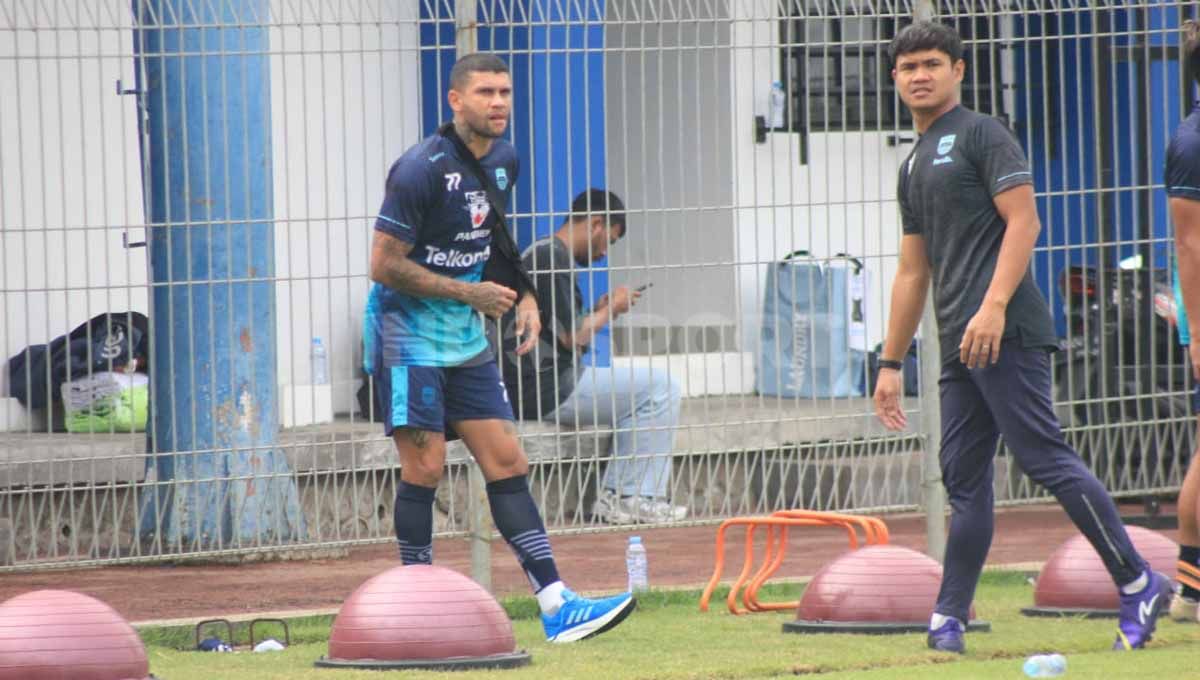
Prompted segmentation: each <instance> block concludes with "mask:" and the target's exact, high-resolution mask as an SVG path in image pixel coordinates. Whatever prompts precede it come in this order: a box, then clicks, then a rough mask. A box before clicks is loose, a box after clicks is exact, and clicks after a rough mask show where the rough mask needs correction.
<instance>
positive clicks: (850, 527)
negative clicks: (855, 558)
mask: <svg viewBox="0 0 1200 680" xmlns="http://www.w3.org/2000/svg"><path fill="white" fill-rule="evenodd" d="M760 525H761V526H763V527H765V528H766V530H767V538H766V545H765V550H764V554H763V563H762V566H761V567H759V569H758V571H757V572H755V573H754V576H753V577H750V572H751V569H752V567H753V565H754V534H755V531H757V529H758V527H759V526H760ZM731 526H745V527H746V543H745V557H744V561H743V563H742V571H741V573H740V574H739V575H738V577H737V580H736V581H734V584H733V586H731V587H730V589H729V596H728V597H726V599H725V603H726V607H727V608H728V609H729V611H730V613H732V614H736V615H740V614H745V613H747V612H759V611H779V610H784V609H795V608H797V607H798V606H799V604H800V603H799V602H798V601H796V602H760V601H759V600H758V590H759V588H761V587H762V585H763V584H764V583H766V582H767V580H768V579H769V578H770V577H771V576H772V575H773V574H774V573H775V572H776V570H778V569H779V567H780V565H781V564H783V557H784V554H785V551H786V549H787V539H788V531H789V529H790V528H791V527H801V526H828V527H841V528H842V529H844V530H845V531H846V535H847V538H848V539H849V542H850V548H851V549H852V550H853V549H855V548H858V546H859V539H858V531H857V530H858V529H862V531H863V534H864V535H865V536H866V542H867V544H868V545H881V544H886V543H887V542H888V530H887V525H886V524H884V522H883V520H881V519H879V518H876V517H862V516H858V515H844V514H840V513H834V512H817V511H813V510H781V511H779V512H775V513H772V514H771V515H770V516H766V517H762V516H760V517H734V518H731V519H727V520H725V521H724V522H722V523H721V526H720V527H718V528H717V542H716V564H715V566H714V569H713V575H712V578H711V579H709V582H708V585H707V586H706V587H705V589H704V594H703V595H701V597H700V611H708V604H709V600H710V599H711V598H712V594H713V591H714V590H716V587H717V584H718V583H719V582H720V580H721V573H722V572H723V571H724V569H725V532H726V530H728V529H729V527H731ZM747 581H749V583H748V584H747ZM743 585H746V589H745V591H744V592H742V595H741V599H742V604H743V605H744V606H745V609H744V610H743V609H740V608H739V607H738V605H737V600H738V593H739V592H741V591H742V586H743Z"/></svg>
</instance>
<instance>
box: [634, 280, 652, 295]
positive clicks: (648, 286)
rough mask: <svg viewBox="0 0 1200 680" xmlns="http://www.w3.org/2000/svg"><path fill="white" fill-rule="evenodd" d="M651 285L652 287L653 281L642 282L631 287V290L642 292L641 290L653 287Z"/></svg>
mask: <svg viewBox="0 0 1200 680" xmlns="http://www.w3.org/2000/svg"><path fill="white" fill-rule="evenodd" d="M653 287H654V283H653V282H651V283H643V284H642V285H640V286H638V287H637V288H634V289H633V292H635V293H640V292H642V291H644V290H646V289H647V288H653Z"/></svg>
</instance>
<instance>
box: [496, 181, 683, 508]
mask: <svg viewBox="0 0 1200 680" xmlns="http://www.w3.org/2000/svg"><path fill="white" fill-rule="evenodd" d="M626 224H627V223H626V220H625V206H624V204H623V203H622V201H621V199H620V198H619V197H617V195H616V194H614V193H612V192H609V191H603V190H600V189H589V190H587V191H584V192H583V193H581V194H579V195H578V196H576V197H575V200H574V201H572V203H571V214H570V216H569V217H568V218H567V220H566V221H565V222H563V224H562V225H561V226H560V227H559V228H558V230H557V231H555V232H554V233H553V234H551V235H550V236H549V237H547V238H545V239H542V240H540V241H537V242H535V243H533V244H532V245H530V246H529V248H527V249H526V250H525V252H524V253H523V254H522V259H523V261H524V263H525V267H526V269H528V271H529V272H530V273H531V274H532V275H533V278H534V283H535V285H536V287H537V296H538V302H539V303H538V309H539V312H540V314H541V318H542V333H541V340H540V342H539V343H538V347H537V349H536V350H535V351H534V352H532V353H530V354H528V355H526V356H523V357H518V356H517V355H516V354H515V352H513V351H511V350H512V348H511V347H509V346H508V345H510V344H513V343H514V342H515V341H514V340H513V339H510V338H507V336H508V335H510V334H509V333H507V332H506V333H505V335H506V343H505V347H504V350H505V351H504V352H503V353H502V354H503V355H504V361H502V362H501V363H502V364H503V367H504V382H505V386H506V389H507V391H508V394H509V399H510V400H511V402H512V404H513V405H514V407H515V409H514V410H515V411H516V412H517V417H518V418H521V419H523V420H543V421H547V422H553V423H555V424H558V425H566V426H571V427H582V426H606V427H613V428H614V430H615V432H614V435H613V439H612V447H611V450H610V453H611V456H612V460H611V462H610V463H609V465H608V467H607V469H606V470H605V473H604V477H603V482H602V484H601V489H600V492H599V495H598V496H597V498H596V502H595V504H594V505H593V507H592V516H593V517H594V518H596V519H599V520H602V521H605V522H609V523H612V524H627V523H632V522H669V521H678V520H682V519H684V518H685V517H687V514H688V510H687V508H686V507H682V506H677V505H673V504H671V503H670V501H669V496H670V492H669V486H670V478H671V450H672V448H673V446H674V440H675V427H676V425H677V424H678V423H679V404H680V398H681V395H680V391H679V387H678V385H675V384H673V382H672V381H671V377H670V374H669V373H667V372H666V371H663V370H659V369H655V368H650V367H634V368H609V367H597V366H588V365H587V363H588V362H586V361H584V355H585V354H587V352H588V350H589V348H590V346H591V343H592V340H593V338H594V337H595V334H596V333H597V332H598V331H600V330H601V329H602V328H604V326H605V325H607V324H609V323H611V321H612V320H613V319H615V318H617V317H618V316H620V315H622V314H624V313H626V312H628V311H629V309H630V307H632V306H633V305H634V304H635V303H636V302H637V299H638V297H639V296H640V294H639V293H638V292H636V291H631V290H630V289H629V288H627V287H625V286H620V287H618V288H616V289H614V290H613V291H612V292H611V293H609V294H606V295H603V296H601V297H600V299H599V300H597V301H596V303H595V305H593V306H592V308H591V310H590V311H587V310H586V308H585V306H584V302H583V294H582V292H581V291H580V289H579V285H578V284H577V282H576V280H575V272H576V271H577V269H576V267H589V266H590V265H591V264H592V263H593V262H595V261H597V260H599V259H601V258H603V257H604V256H605V254H606V253H607V252H608V247H609V246H610V245H611V244H613V243H616V241H617V239H620V238H621V237H623V236H624V235H625V231H626ZM513 323H514V322H513V319H511V318H505V319H504V320H503V321H502V323H501V328H504V329H510V328H512V327H513Z"/></svg>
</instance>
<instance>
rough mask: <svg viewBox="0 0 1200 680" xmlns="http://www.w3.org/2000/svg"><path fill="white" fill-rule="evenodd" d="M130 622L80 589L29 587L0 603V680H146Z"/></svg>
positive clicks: (138, 643) (142, 654)
mask: <svg viewBox="0 0 1200 680" xmlns="http://www.w3.org/2000/svg"><path fill="white" fill-rule="evenodd" d="M148 677H150V664H149V663H148V662H147V661H146V648H145V646H144V645H143V644H142V639H141V638H139V637H138V634H137V633H136V632H135V631H134V630H133V626H130V625H129V623H128V622H127V621H126V620H125V619H124V618H122V617H121V615H120V614H118V613H117V612H116V611H114V610H113V608H112V607H110V606H108V605H107V604H104V603H103V602H101V601H100V600H97V599H95V598H93V597H89V596H87V595H84V594H82V593H75V592H71V591H68V590H35V591H33V592H30V593H25V594H23V595H18V596H16V597H14V598H12V599H10V600H8V601H6V602H4V603H3V604H0V680H63V679H64V678H69V679H70V680H146V678H148Z"/></svg>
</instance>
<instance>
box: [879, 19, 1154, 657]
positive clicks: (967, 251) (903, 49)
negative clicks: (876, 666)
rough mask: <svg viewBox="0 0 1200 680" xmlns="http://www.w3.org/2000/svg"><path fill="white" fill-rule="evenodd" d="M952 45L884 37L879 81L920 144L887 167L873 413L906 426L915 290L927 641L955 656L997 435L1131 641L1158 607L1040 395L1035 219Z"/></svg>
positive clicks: (1146, 575)
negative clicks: (1065, 518)
mask: <svg viewBox="0 0 1200 680" xmlns="http://www.w3.org/2000/svg"><path fill="white" fill-rule="evenodd" d="M962 51H963V48H962V40H961V39H960V38H959V36H958V34H957V33H955V32H954V30H953V29H951V28H948V27H946V26H943V25H941V24H937V23H932V22H920V23H916V24H913V25H911V26H908V27H906V28H904V29H903V30H901V31H900V33H898V34H897V35H896V38H895V39H894V40H893V41H892V45H891V53H892V59H893V66H894V68H893V71H892V77H893V78H894V79H895V81H896V90H897V92H898V93H899V94H900V98H901V99H902V100H903V101H904V103H905V105H907V106H908V107H909V109H911V111H912V114H913V121H914V123H915V124H916V128H917V132H918V133H920V135H921V138H920V140H919V141H918V142H917V144H916V146H915V148H914V149H913V151H912V153H911V154H910V155H909V157H908V159H907V160H906V161H905V163H904V164H903V165H902V166H901V168H900V182H899V189H898V194H899V201H900V212H901V218H902V222H903V231H904V235H903V238H902V239H901V245H900V266H899V269H898V271H897V274H896V279H895V282H894V283H893V286H892V303H891V315H890V318H889V321H888V332H887V340H886V342H885V343H884V350H883V357H884V359H883V360H881V361H880V362H879V363H880V367H881V368H883V369H884V370H882V371H881V373H880V376H879V380H878V383H877V386H876V389H875V410H876V413H877V415H878V416H879V419H880V420H881V421H882V422H883V423H884V424H885V425H886V426H887V427H889V428H891V429H893V430H900V429H903V428H904V427H905V415H904V411H903V409H902V408H901V406H900V395H901V393H902V389H903V385H902V384H901V380H900V372H899V369H900V367H901V363H900V360H901V358H902V357H903V356H904V350H905V349H906V348H907V347H908V346H909V343H910V342H911V340H912V337H913V334H914V333H915V331H916V328H917V323H918V322H919V321H920V318H921V311H922V309H923V308H924V306H925V296H926V291H927V289H928V286H929V283H930V282H931V281H932V283H933V304H934V311H935V315H936V317H937V324H938V334H939V337H940V341H941V342H940V346H941V353H942V367H941V378H940V380H939V381H938V385H939V389H940V401H941V409H942V448H941V451H940V452H939V458H940V461H941V468H942V483H943V484H944V485H945V487H946V491H947V493H948V495H949V498H950V507H951V510H952V513H953V514H952V518H951V522H950V531H949V536H948V538H947V541H946V559H945V571H944V574H943V577H942V586H941V591H940V592H939V593H938V599H937V604H936V605H935V607H934V613H933V616H932V618H931V620H930V625H929V637H928V644H929V646H930V647H932V648H934V649H940V650H944V651H951V652H959V653H962V652H963V651H964V650H965V645H964V642H963V632H964V629H965V623H966V621H967V611H968V608H969V607H970V605H971V600H972V599H973V598H974V595H975V586H976V585H977V584H978V581H979V574H980V571H981V570H982V569H983V563H984V560H985V559H986V557H987V552H988V548H989V547H990V545H991V541H992V532H993V528H994V521H993V517H992V505H993V496H992V474H993V471H992V456H993V454H994V453H995V450H996V442H997V438H998V437H1000V436H1003V437H1004V443H1005V444H1006V445H1007V447H1008V449H1009V451H1011V452H1012V455H1013V457H1014V458H1015V459H1016V461H1017V462H1018V463H1019V464H1020V466H1021V468H1022V469H1023V470H1024V471H1025V473H1026V474H1027V475H1029V477H1030V479H1032V480H1033V481H1035V482H1037V483H1039V484H1041V485H1042V486H1044V487H1046V489H1047V490H1048V491H1050V492H1051V493H1052V494H1054V496H1055V498H1057V499H1058V501H1059V503H1060V504H1062V506H1063V508H1064V509H1065V510H1066V511H1067V514H1068V515H1070V517H1071V520H1072V521H1073V522H1074V523H1075V526H1076V527H1078V528H1079V530H1080V531H1081V532H1082V533H1083V534H1084V535H1085V536H1086V537H1087V539H1088V541H1089V542H1090V543H1091V544H1092V547H1094V548H1095V549H1096V552H1097V553H1098V554H1099V555H1100V557H1101V559H1102V560H1103V561H1104V565H1105V567H1107V569H1108V571H1109V573H1110V574H1111V575H1112V578H1113V581H1115V582H1116V584H1117V586H1118V587H1119V588H1120V593H1121V598H1120V599H1121V611H1120V620H1119V623H1118V630H1117V640H1116V643H1115V645H1114V647H1113V648H1114V649H1135V648H1140V647H1142V646H1143V645H1144V644H1145V643H1146V642H1147V641H1148V640H1149V639H1150V637H1151V635H1152V634H1153V632H1154V627H1155V623H1156V621H1157V619H1158V616H1159V614H1160V613H1161V612H1162V611H1163V607H1164V605H1165V604H1166V603H1167V601H1168V600H1169V599H1170V581H1169V580H1168V579H1167V578H1166V577H1165V576H1163V575H1162V574H1158V573H1155V572H1153V571H1152V570H1151V569H1149V567H1148V565H1147V564H1146V562H1145V560H1143V559H1142V557H1141V556H1140V555H1138V553H1137V551H1136V550H1135V549H1134V547H1133V544H1132V543H1131V542H1130V540H1129V536H1128V535H1127V534H1126V532H1125V528H1124V525H1122V523H1121V518H1120V516H1119V515H1118V514H1117V508H1116V506H1115V504H1114V503H1113V501H1112V499H1111V498H1110V497H1109V495H1108V492H1107V491H1106V490H1105V489H1104V487H1103V485H1101V484H1100V482H1099V481H1098V480H1097V479H1096V477H1095V476H1094V475H1092V473H1091V472H1090V471H1089V470H1088V469H1087V467H1086V466H1085V465H1084V464H1083V461H1082V460H1080V458H1079V456H1078V454H1076V453H1075V451H1074V450H1072V449H1071V447H1070V446H1068V445H1067V443H1066V441H1065V440H1064V439H1063V436H1062V432H1061V430H1060V428H1059V424H1058V421H1057V419H1056V416H1055V413H1054V409H1053V403H1052V402H1051V399H1050V358H1049V352H1050V351H1053V349H1054V348H1055V347H1056V344H1057V338H1056V337H1055V333H1054V328H1053V325H1052V322H1051V318H1050V312H1049V310H1048V308H1047V306H1046V302H1045V300H1044V299H1043V298H1042V295H1041V293H1040V291H1039V290H1038V289H1037V286H1036V285H1035V284H1034V282H1033V277H1032V276H1031V275H1030V273H1029V259H1030V256H1031V254H1032V252H1033V247H1034V244H1035V243H1036V241H1037V235H1038V232H1039V231H1040V229H1041V223H1040V222H1039V220H1038V215H1037V208H1036V206H1035V204H1034V194H1033V175H1032V173H1031V172H1030V169H1029V164H1028V162H1027V161H1026V159H1025V154H1024V152H1023V151H1022V150H1021V146H1020V144H1019V143H1018V142H1017V139H1016V138H1015V137H1014V136H1013V134H1012V133H1011V132H1010V131H1009V130H1008V129H1007V128H1006V127H1005V126H1004V125H1003V124H1002V123H1000V121H998V120H996V119H994V118H991V117H988V116H984V115H981V114H978V113H975V112H973V111H970V110H968V109H966V108H963V107H962V105H961V104H960V103H959V84H960V83H961V82H962V77H963V71H964V68H965V64H964V63H963V60H962Z"/></svg>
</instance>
